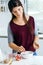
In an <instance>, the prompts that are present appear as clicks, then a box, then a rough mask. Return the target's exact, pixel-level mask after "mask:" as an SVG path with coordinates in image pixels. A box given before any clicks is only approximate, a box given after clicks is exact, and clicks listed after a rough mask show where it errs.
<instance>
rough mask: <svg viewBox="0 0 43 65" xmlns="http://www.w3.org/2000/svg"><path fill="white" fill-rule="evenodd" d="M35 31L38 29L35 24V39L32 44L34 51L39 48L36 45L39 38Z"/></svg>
mask: <svg viewBox="0 0 43 65" xmlns="http://www.w3.org/2000/svg"><path fill="white" fill-rule="evenodd" d="M37 29H38V27H37V24H36V23H35V39H34V43H33V47H34V48H35V49H38V48H39V43H38V40H39V37H38V32H37Z"/></svg>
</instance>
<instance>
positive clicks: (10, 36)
mask: <svg viewBox="0 0 43 65" xmlns="http://www.w3.org/2000/svg"><path fill="white" fill-rule="evenodd" d="M11 42H13V34H12V31H11V28H10V25H8V43H11Z"/></svg>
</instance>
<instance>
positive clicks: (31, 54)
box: [21, 51, 33, 58]
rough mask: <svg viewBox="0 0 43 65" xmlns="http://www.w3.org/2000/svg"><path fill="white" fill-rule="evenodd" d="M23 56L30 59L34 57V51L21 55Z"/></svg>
mask: <svg viewBox="0 0 43 65" xmlns="http://www.w3.org/2000/svg"><path fill="white" fill-rule="evenodd" d="M21 56H22V57H23V58H29V57H31V56H33V52H32V51H25V52H22V53H21Z"/></svg>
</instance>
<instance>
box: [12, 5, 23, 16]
mask: <svg viewBox="0 0 43 65" xmlns="http://www.w3.org/2000/svg"><path fill="white" fill-rule="evenodd" d="M12 14H13V15H15V16H16V17H21V16H23V7H21V6H18V7H14V8H13V10H12Z"/></svg>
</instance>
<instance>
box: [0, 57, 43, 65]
mask: <svg viewBox="0 0 43 65" xmlns="http://www.w3.org/2000/svg"><path fill="white" fill-rule="evenodd" d="M42 60H43V56H32V57H29V59H23V60H20V61H13V62H12V64H11V65H43V61H42ZM0 65H9V64H0Z"/></svg>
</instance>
